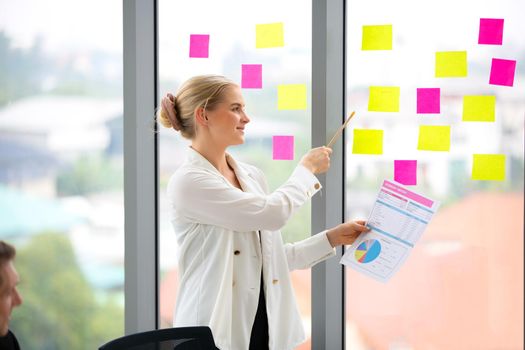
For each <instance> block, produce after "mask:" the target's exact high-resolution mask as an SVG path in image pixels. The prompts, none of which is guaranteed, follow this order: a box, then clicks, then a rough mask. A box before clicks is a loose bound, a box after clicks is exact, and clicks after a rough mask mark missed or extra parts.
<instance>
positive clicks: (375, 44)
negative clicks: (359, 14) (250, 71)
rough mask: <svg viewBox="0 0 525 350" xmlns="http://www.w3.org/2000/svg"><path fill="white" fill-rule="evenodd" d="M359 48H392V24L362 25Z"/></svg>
mask: <svg viewBox="0 0 525 350" xmlns="http://www.w3.org/2000/svg"><path fill="white" fill-rule="evenodd" d="M361 50H392V25H391V24H387V25H378V26H363V38H362V42H361Z"/></svg>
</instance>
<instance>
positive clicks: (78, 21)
mask: <svg viewBox="0 0 525 350" xmlns="http://www.w3.org/2000/svg"><path fill="white" fill-rule="evenodd" d="M0 8H1V9H2V10H1V11H0V239H2V240H5V241H7V242H9V243H11V244H13V245H15V246H16V248H17V257H16V260H15V266H16V269H17V270H18V272H19V275H20V279H21V283H20V285H19V290H20V293H21V294H22V297H23V304H22V305H21V306H20V307H18V308H16V309H15V310H14V311H13V314H12V318H11V322H10V328H11V329H12V330H13V332H14V333H15V334H16V336H17V338H18V340H19V342H20V345H21V348H23V349H28V350H30V349H35V350H36V349H64V350H66V349H68V350H69V349H95V348H98V346H100V345H101V344H102V343H104V342H106V341H108V340H110V339H112V338H115V337H118V336H121V335H122V334H123V333H124V291H123V289H124V201H123V180H122V179H123V164H122V163H123V155H122V154H123V153H122V151H123V149H122V109H123V108H122V106H123V104H122V4H121V3H120V2H106V1H101V0H95V1H89V2H86V1H65V0H52V1H35V0H20V1H9V0H0ZM95 19H96V20H95Z"/></svg>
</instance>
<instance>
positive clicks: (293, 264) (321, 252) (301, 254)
mask: <svg viewBox="0 0 525 350" xmlns="http://www.w3.org/2000/svg"><path fill="white" fill-rule="evenodd" d="M284 250H285V252H286V259H287V261H288V269H289V270H290V271H292V270H297V269H307V268H309V267H312V266H314V265H315V264H317V263H319V262H321V261H323V260H326V259H328V258H329V257H332V256H334V255H335V248H332V245H331V244H330V242H329V241H328V237H327V236H326V231H323V232H320V233H318V234H316V235H313V236H311V237H308V238H306V239H303V240H302V241H299V242H295V243H286V244H285V245H284Z"/></svg>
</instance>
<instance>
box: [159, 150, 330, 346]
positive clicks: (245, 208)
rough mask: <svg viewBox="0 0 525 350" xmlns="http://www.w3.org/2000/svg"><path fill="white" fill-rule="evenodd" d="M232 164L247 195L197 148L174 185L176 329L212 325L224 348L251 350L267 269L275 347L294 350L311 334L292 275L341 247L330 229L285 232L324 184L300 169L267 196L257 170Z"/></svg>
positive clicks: (170, 195)
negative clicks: (285, 236) (293, 235)
mask: <svg viewBox="0 0 525 350" xmlns="http://www.w3.org/2000/svg"><path fill="white" fill-rule="evenodd" d="M227 161H228V163H229V164H230V166H231V167H232V168H233V170H234V171H235V174H236V175H237V178H238V180H239V182H240V184H241V187H242V189H243V191H241V190H239V189H238V188H236V187H234V186H233V185H232V184H230V182H229V181H228V180H227V179H226V178H225V177H224V176H222V175H221V174H220V173H219V172H218V171H217V169H216V168H215V167H214V166H213V165H211V163H209V162H208V160H207V159H206V158H204V157H203V156H202V155H200V154H199V153H198V152H196V151H195V150H193V149H190V152H189V156H188V159H187V160H186V161H185V162H184V163H183V164H182V165H181V166H180V167H179V169H178V170H177V171H176V172H175V173H174V174H173V176H172V177H171V179H170V182H169V184H168V198H169V199H170V205H171V211H172V212H171V214H172V218H171V221H172V224H173V227H174V230H175V234H176V236H177V242H178V244H179V248H180V257H179V266H178V269H179V291H178V297H177V302H176V308H175V316H174V323H173V324H174V326H177V327H181V326H198V325H205V326H209V327H210V328H211V330H212V333H213V337H214V340H215V344H216V345H217V346H218V347H219V348H220V349H221V350H247V349H248V347H249V343H250V334H251V330H252V325H253V322H254V320H255V313H256V311H257V306H258V300H259V291H260V281H261V268H262V271H263V279H264V293H265V297H266V312H267V315H268V331H269V348H270V349H272V350H286V349H293V348H295V347H296V346H297V345H299V344H300V343H302V342H304V341H305V338H306V337H305V333H304V329H303V327H302V322H301V317H300V314H299V311H298V308H297V303H296V300H295V296H294V291H293V288H292V284H291V281H290V274H289V271H290V270H294V269H304V268H309V267H311V266H313V265H314V264H316V263H318V262H320V261H323V260H325V259H326V258H328V257H330V256H333V255H335V249H333V248H332V247H331V245H330V243H329V242H328V238H327V237H326V231H323V232H321V233H319V234H317V235H314V236H311V237H309V238H307V239H305V240H303V241H300V242H297V243H294V244H284V243H283V241H282V237H281V232H280V231H279V229H280V228H282V227H283V226H284V225H285V224H286V222H287V220H288V219H289V218H290V217H291V215H292V214H293V213H294V212H295V211H296V210H297V209H298V208H299V207H301V206H302V205H303V204H304V203H305V202H306V201H307V200H308V199H309V198H310V197H311V196H313V195H314V194H315V193H316V192H317V191H319V189H320V188H321V185H320V184H319V182H318V180H317V178H316V177H315V176H314V175H313V174H312V173H311V172H310V171H309V170H307V169H306V168H305V167H303V166H302V165H298V166H297V168H296V169H295V170H294V172H293V173H292V175H291V176H290V178H289V179H288V180H287V181H286V182H285V183H284V184H283V185H282V186H281V187H279V188H278V189H277V190H276V191H274V192H273V193H269V191H268V187H267V184H266V180H265V177H264V175H263V173H262V172H261V171H260V170H259V169H257V168H256V167H254V166H251V165H248V164H244V163H241V162H236V161H235V160H234V159H233V158H232V157H231V156H230V155H227ZM259 232H260V236H261V238H260V239H261V242H262V248H261V243H260V241H259ZM261 251H262V253H261Z"/></svg>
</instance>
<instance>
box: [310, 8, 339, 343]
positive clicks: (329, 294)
mask: <svg viewBox="0 0 525 350" xmlns="http://www.w3.org/2000/svg"><path fill="white" fill-rule="evenodd" d="M312 6H313V8H312V115H313V117H312V143H313V146H314V147H315V146H321V145H325V144H326V142H327V140H329V138H330V137H331V136H332V135H333V133H334V132H335V131H336V130H337V128H338V127H339V126H340V125H341V123H342V122H343V120H344V112H345V111H344V73H345V72H344V44H345V43H344V0H314V1H313V2H312ZM343 141H344V139H343V140H339V141H338V142H336V144H335V145H333V147H332V148H333V154H332V157H331V168H330V170H329V171H328V172H327V173H326V174H325V175H324V176H320V180H321V183H322V184H323V195H322V196H316V197H314V199H313V201H312V233H314V234H315V233H317V232H320V231H322V230H324V229H326V228H329V227H333V226H335V225H337V224H340V223H341V222H343V221H344V206H343V203H344V162H343V161H344V153H343V152H344V147H343V145H344V142H343ZM341 256H342V249H341V248H338V249H337V256H336V257H335V258H332V259H329V260H327V261H325V262H323V263H321V264H318V265H317V266H315V267H314V268H313V269H312V349H314V350H316V349H319V350H324V349H344V346H345V341H344V337H345V332H344V328H345V321H344V317H345V311H344V309H345V308H344V289H345V281H344V268H343V266H342V265H341V264H340V263H339V260H340V258H341Z"/></svg>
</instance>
